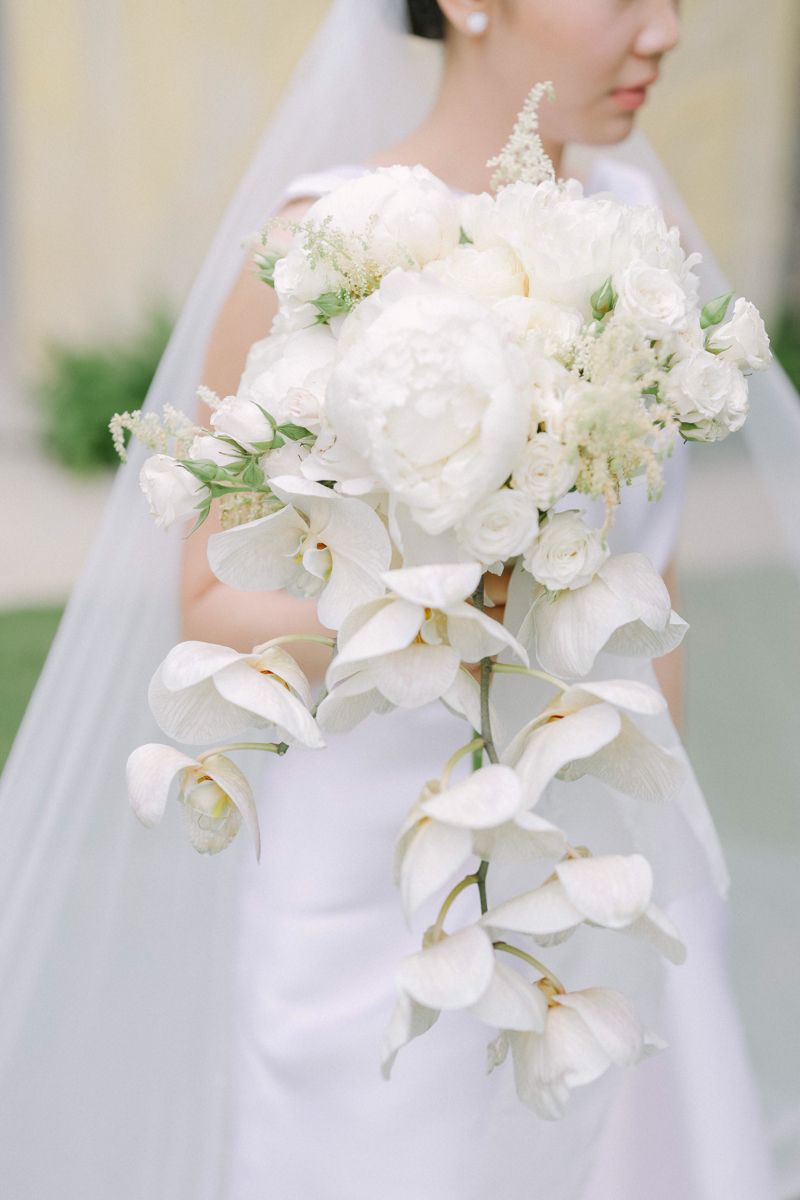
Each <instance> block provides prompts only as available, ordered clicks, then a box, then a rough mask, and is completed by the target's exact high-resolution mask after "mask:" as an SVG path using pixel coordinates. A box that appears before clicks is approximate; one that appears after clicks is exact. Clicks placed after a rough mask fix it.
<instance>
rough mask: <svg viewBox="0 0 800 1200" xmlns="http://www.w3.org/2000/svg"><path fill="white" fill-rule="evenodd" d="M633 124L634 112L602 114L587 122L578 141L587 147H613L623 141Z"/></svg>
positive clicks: (634, 119) (634, 120)
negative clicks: (583, 133)
mask: <svg viewBox="0 0 800 1200" xmlns="http://www.w3.org/2000/svg"><path fill="white" fill-rule="evenodd" d="M635 124H636V113H635V112H617V113H614V114H613V115H607V114H604V115H603V116H602V117H598V118H597V119H595V120H593V121H587V127H586V133H585V135H584V136H583V137H581V138H580V141H582V142H583V143H584V145H587V146H615V145H616V144H617V143H618V142H624V141H625V138H626V137H627V136H628V134H629V133H630V132H631V130H632V129H633V127H634V125H635Z"/></svg>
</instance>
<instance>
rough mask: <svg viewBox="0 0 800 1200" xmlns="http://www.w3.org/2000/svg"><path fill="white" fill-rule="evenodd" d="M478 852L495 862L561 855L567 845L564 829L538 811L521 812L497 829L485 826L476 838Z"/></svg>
mask: <svg viewBox="0 0 800 1200" xmlns="http://www.w3.org/2000/svg"><path fill="white" fill-rule="evenodd" d="M473 846H474V849H475V853H476V854H477V855H479V856H480V858H485V859H486V860H487V861H488V862H493V863H498V864H500V863H512V862H528V861H530V860H531V859H537V858H559V857H560V856H561V855H562V854H563V853H564V851H565V850H566V848H567V839H566V835H565V834H564V832H563V831H562V830H561V829H559V828H558V827H557V826H556V825H552V824H551V823H550V822H549V821H545V820H544V818H543V817H539V816H537V815H536V813H532V812H525V811H523V812H520V813H517V815H516V816H515V817H514V819H513V821H507V822H506V823H505V824H504V825H498V827H497V828H496V829H482V830H481V831H480V832H479V833H476V834H475V837H474V838H473Z"/></svg>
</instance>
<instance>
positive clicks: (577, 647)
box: [519, 577, 635, 678]
mask: <svg viewBox="0 0 800 1200" xmlns="http://www.w3.org/2000/svg"><path fill="white" fill-rule="evenodd" d="M634 615H635V614H633V613H631V611H630V609H629V608H628V607H627V606H626V605H625V604H624V603H623V602H622V601H621V600H620V599H619V597H617V596H615V595H614V593H613V592H612V591H611V589H610V588H609V587H608V586H607V585H606V584H605V583H604V582H603V580H602V579H600V578H598V577H595V578H594V579H593V580H592V582H591V583H587V584H586V586H585V587H581V588H575V589H574V590H570V589H569V588H567V589H565V590H564V591H561V592H558V593H557V594H556V595H552V594H550V593H548V592H546V591H544V590H541V591H539V592H538V594H537V596H536V598H535V599H534V602H533V605H532V606H531V610H530V612H529V613H528V616H527V617H526V618H525V621H524V622H523V625H522V628H521V629H520V633H519V637H520V640H521V641H526V640H527V630H528V629H529V628H530V627H531V626H532V627H533V640H534V644H535V649H536V657H537V659H538V660H539V663H540V665H541V666H542V667H543V669H544V670H545V671H549V672H550V673H551V674H553V675H556V676H559V677H560V678H575V677H583V676H585V675H588V674H589V672H590V671H591V669H592V667H593V665H594V660H595V659H596V658H597V655H598V654H599V653H600V651H601V650H602V649H603V646H604V645H605V644H606V642H607V641H608V639H609V638H610V637H611V635H612V633H613V632H614V630H615V629H618V628H619V627H620V625H623V624H626V623H627V622H628V621H630V620H631V619H632V617H633V616H634Z"/></svg>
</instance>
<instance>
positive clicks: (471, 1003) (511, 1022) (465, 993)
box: [382, 925, 547, 1079]
mask: <svg viewBox="0 0 800 1200" xmlns="http://www.w3.org/2000/svg"><path fill="white" fill-rule="evenodd" d="M397 987H398V993H399V995H398V999H397V1003H396V1005H395V1008H394V1012H393V1013H392V1016H391V1019H390V1021H389V1026H388V1028H387V1030H386V1033H385V1035H384V1042H383V1053H382V1064H383V1074H384V1076H385V1077H386V1078H387V1079H388V1078H389V1074H390V1072H391V1069H392V1066H393V1064H394V1060H395V1058H396V1057H397V1053H398V1051H399V1050H400V1049H401V1048H402V1047H403V1046H405V1045H407V1044H408V1042H410V1041H411V1040H412V1039H413V1038H415V1037H419V1036H420V1034H422V1033H425V1032H427V1030H428V1029H430V1028H431V1026H432V1025H433V1023H434V1022H435V1021H436V1019H437V1018H438V1016H439V1013H440V1012H444V1011H452V1010H457V1009H469V1010H470V1011H471V1012H473V1013H474V1015H475V1016H476V1017H478V1019H479V1020H481V1021H484V1022H486V1024H488V1025H493V1026H495V1027H496V1028H498V1029H512V1030H519V1031H526V1032H532V1031H534V1030H539V1031H541V1030H543V1029H544V1022H545V1017H546V1010H547V1001H546V999H545V997H544V995H543V993H542V992H541V990H540V989H539V988H537V987H536V986H535V985H533V984H528V983H526V982H525V980H524V979H523V978H522V976H521V975H520V974H519V973H518V972H516V971H514V970H513V969H512V968H510V967H509V966H507V964H506V963H504V962H500V961H498V959H497V957H496V955H495V952H494V949H493V947H492V942H491V939H490V937H489V935H488V934H487V933H486V931H485V930H483V929H481V928H480V927H479V926H477V925H470V926H468V927H467V928H466V929H460V930H459V931H458V932H457V933H454V934H452V935H447V934H444V933H441V932H439V933H438V934H437V940H435V941H431V940H429V939H428V940H427V944H426V945H425V947H424V948H423V949H422V950H420V951H419V952H418V953H417V954H412V955H410V956H409V957H408V958H405V959H403V961H402V962H401V964H400V967H399V969H398V972H397Z"/></svg>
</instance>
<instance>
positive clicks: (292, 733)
mask: <svg viewBox="0 0 800 1200" xmlns="http://www.w3.org/2000/svg"><path fill="white" fill-rule="evenodd" d="M214 682H215V683H216V686H217V690H218V691H219V693H220V695H221V696H223V697H224V698H225V699H226V700H228V701H230V703H231V704H236V705H238V706H239V707H240V708H242V709H245V710H246V711H247V712H250V713H254V714H255V715H256V716H258V717H260V718H261V719H262V720H263V721H266V722H267V723H268V724H270V725H275V726H277V728H278V730H279V731H280V732H282V733H284V734H285V735H286V736H287V737H288V738H289V739H290V740H291V741H296V742H300V743H301V744H302V745H304V746H309V747H311V748H312V749H318V748H320V747H321V746H324V744H325V743H324V742H323V740H322V735H321V733H320V731H319V729H318V727H317V725H316V723H315V721H314V718H313V717H312V716H311V714H310V712H309V711H308V709H307V708H306V707H305V705H304V704H303V703H302V701H301V700H298V699H297V697H296V696H295V695H294V694H293V693H292V692H291V691H290V690H289V689H288V688H287V687H286V685H285V684H283V683H282V682H281V681H280V678H279V677H278V676H273V675H262V674H261V673H260V672H259V671H258V670H257V669H255V668H254V667H253V666H252V665H251V664H250V663H246V662H243V663H234V664H233V665H232V666H230V667H227V668H226V669H225V670H224V671H220V672H219V674H218V675H217V676H216V679H215V681H214Z"/></svg>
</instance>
